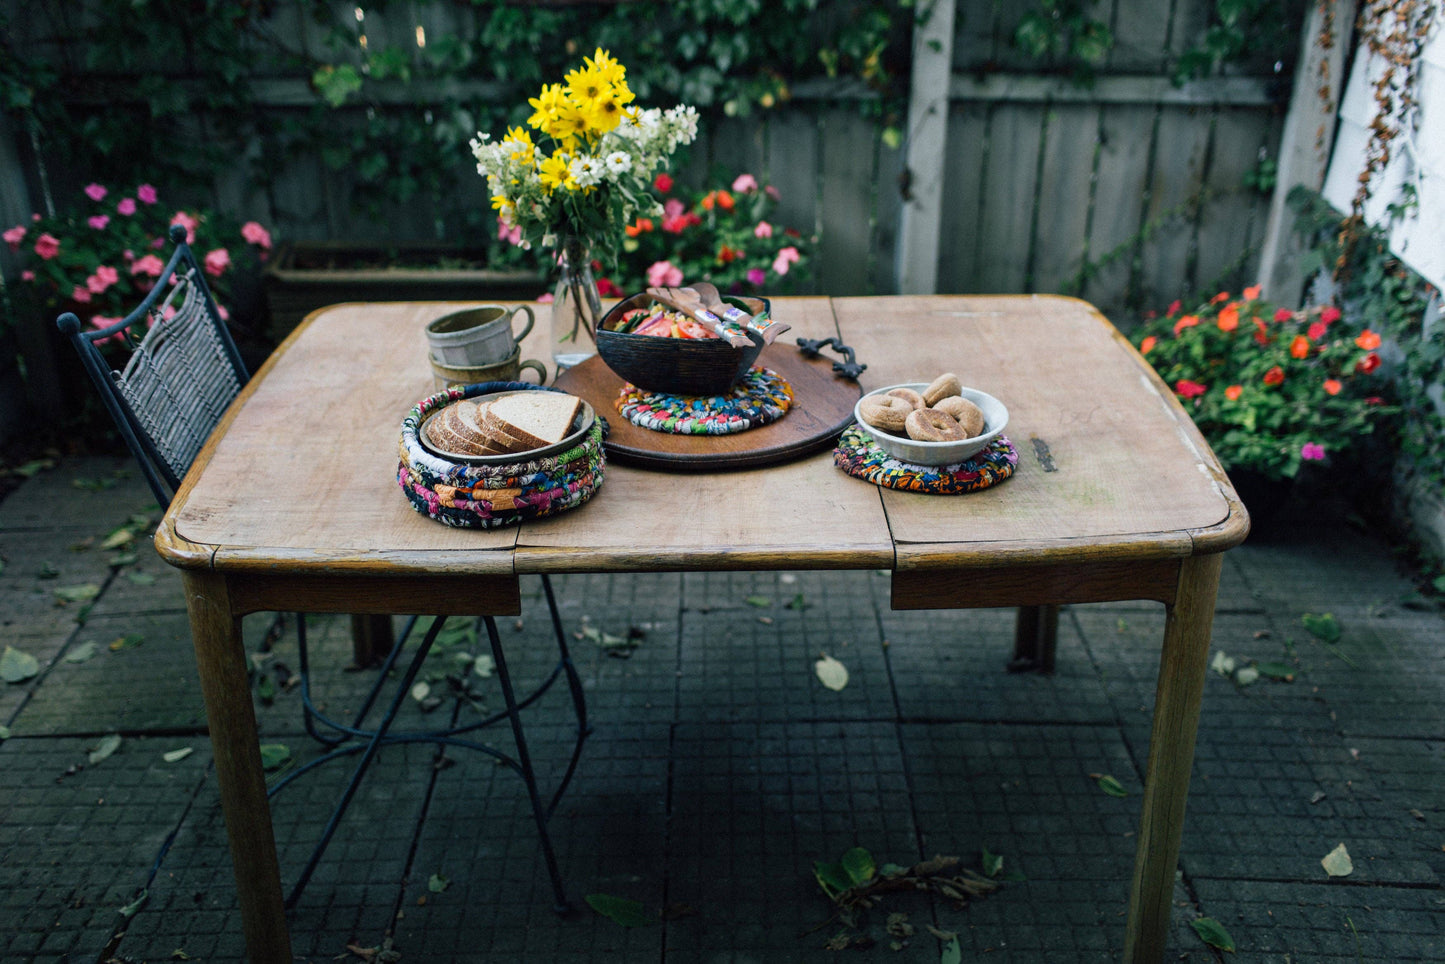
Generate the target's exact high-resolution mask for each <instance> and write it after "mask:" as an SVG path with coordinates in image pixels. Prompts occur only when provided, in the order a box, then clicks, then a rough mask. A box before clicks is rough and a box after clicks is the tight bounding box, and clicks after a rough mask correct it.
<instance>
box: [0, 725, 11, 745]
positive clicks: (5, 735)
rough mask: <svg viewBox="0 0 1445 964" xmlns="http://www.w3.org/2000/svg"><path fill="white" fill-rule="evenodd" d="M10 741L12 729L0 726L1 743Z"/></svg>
mask: <svg viewBox="0 0 1445 964" xmlns="http://www.w3.org/2000/svg"><path fill="white" fill-rule="evenodd" d="M8 739H10V727H8V726H0V743H4V742H5V741H6V740H8Z"/></svg>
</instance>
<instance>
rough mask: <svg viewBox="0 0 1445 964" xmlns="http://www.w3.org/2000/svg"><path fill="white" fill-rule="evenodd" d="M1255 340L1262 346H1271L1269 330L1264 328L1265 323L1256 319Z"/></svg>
mask: <svg viewBox="0 0 1445 964" xmlns="http://www.w3.org/2000/svg"><path fill="white" fill-rule="evenodd" d="M1254 340H1255V341H1257V342H1259V344H1261V345H1268V344H1269V329H1268V328H1266V327H1265V326H1264V322H1263V321H1262V320H1261V319H1259V318H1256V319H1254Z"/></svg>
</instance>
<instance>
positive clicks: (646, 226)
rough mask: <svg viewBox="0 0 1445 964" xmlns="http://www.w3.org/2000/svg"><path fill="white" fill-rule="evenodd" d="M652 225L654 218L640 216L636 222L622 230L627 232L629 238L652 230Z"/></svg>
mask: <svg viewBox="0 0 1445 964" xmlns="http://www.w3.org/2000/svg"><path fill="white" fill-rule="evenodd" d="M652 227H653V225H652V218H638V219H637V221H636V223H634V224H629V225H628V226H627V227H625V228H623V229H622V230H624V231H626V232H627V236H628V237H629V238H635V237H637V236H638V235H639V234H646V233H647V232H648V231H651V230H652Z"/></svg>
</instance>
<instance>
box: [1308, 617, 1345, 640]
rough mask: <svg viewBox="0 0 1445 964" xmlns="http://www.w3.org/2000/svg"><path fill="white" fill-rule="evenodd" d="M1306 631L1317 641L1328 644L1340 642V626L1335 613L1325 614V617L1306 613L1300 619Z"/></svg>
mask: <svg viewBox="0 0 1445 964" xmlns="http://www.w3.org/2000/svg"><path fill="white" fill-rule="evenodd" d="M1300 622H1301V623H1303V624H1304V627H1305V629H1306V630H1308V631H1309V634H1310V635H1311V636H1313V637H1314V638H1315V639H1318V640H1322V641H1323V642H1326V643H1337V642H1339V641H1340V624H1339V621H1338V620H1336V619H1335V616H1334V613H1325V614H1324V615H1323V616H1316V615H1315V614H1314V613H1305V614H1304V615H1303V616H1301V617H1300Z"/></svg>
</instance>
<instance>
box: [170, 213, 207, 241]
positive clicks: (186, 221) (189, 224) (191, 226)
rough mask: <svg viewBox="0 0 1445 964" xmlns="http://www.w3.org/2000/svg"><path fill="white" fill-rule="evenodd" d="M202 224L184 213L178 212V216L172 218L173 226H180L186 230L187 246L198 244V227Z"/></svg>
mask: <svg viewBox="0 0 1445 964" xmlns="http://www.w3.org/2000/svg"><path fill="white" fill-rule="evenodd" d="M199 223H200V222H199V221H197V220H196V219H195V218H193V217H191V216H190V215H189V214H187V213H186V212H184V211H177V212H176V216H175V217H173V218H171V224H172V225H176V224H179V225H181V226H183V227H184V228H185V229H186V244H195V243H196V225H197V224H199Z"/></svg>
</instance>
